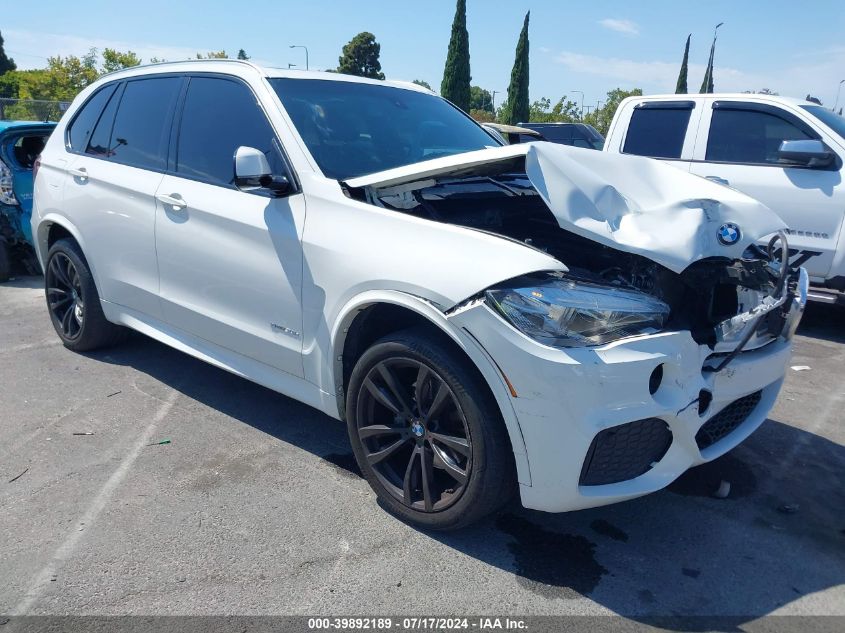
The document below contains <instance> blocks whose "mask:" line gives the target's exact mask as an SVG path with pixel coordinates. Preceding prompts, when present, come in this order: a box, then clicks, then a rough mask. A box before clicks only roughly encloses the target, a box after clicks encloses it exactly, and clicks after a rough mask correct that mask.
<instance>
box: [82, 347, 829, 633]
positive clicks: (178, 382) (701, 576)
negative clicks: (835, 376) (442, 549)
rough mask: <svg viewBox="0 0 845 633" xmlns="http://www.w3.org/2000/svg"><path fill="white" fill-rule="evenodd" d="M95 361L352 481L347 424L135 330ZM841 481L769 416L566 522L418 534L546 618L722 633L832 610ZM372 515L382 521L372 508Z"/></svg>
mask: <svg viewBox="0 0 845 633" xmlns="http://www.w3.org/2000/svg"><path fill="white" fill-rule="evenodd" d="M89 357H91V358H94V359H97V360H99V361H102V362H107V363H114V364H119V365H127V366H131V367H133V368H134V369H136V370H138V371H140V372H143V373H145V374H148V375H149V376H151V377H152V378H154V379H155V380H158V381H160V382H162V383H164V384H166V385H168V386H170V387H172V388H174V389H176V390H178V391H180V392H181V393H183V394H185V396H187V397H189V398H192V399H194V400H196V401H198V402H200V403H202V404H203V405H205V406H208V407H211V408H214V409H216V410H219V411H220V412H222V413H224V414H226V415H228V416H230V417H232V418H233V419H235V420H238V421H241V422H243V423H245V424H248V425H250V426H251V427H254V428H255V429H258V430H260V431H263V432H264V433H266V434H268V435H270V436H272V437H274V438H276V439H278V440H279V441H281V442H285V443H289V444H292V445H294V446H297V447H298V448H301V449H304V450H306V451H308V452H310V453H312V454H313V455H315V456H317V457H319V458H320V459H323V460H325V461H326V462H327V463H329V464H331V465H332V467H333V468H336V469H340V470H341V471H342V472H343V474H345V475H349V476H353V475H354V476H360V474H359V473H358V469H357V465H356V464H355V460H354V458H353V457H352V453H351V449H350V448H349V444H348V440H347V437H346V430H345V427H344V425H343V424H341V423H338V422H337V421H335V420H332V419H330V418H329V417H327V416H325V415H323V414H322V413H319V412H317V411H316V410H314V409H312V408H310V407H308V406H306V405H304V404H300V403H298V402H295V401H293V400H291V399H289V398H286V397H284V396H282V395H280V394H277V393H275V392H273V391H270V390H268V389H265V388H263V387H260V386H258V385H255V384H253V383H251V382H249V381H247V380H243V379H240V378H237V377H235V376H232V375H230V374H228V373H226V372H224V371H223V370H220V369H217V368H215V367H212V366H210V365H208V364H206V363H204V362H202V361H199V360H196V359H194V358H191V357H189V356H187V355H185V354H182V353H180V352H178V351H175V350H173V349H171V348H169V347H166V346H165V345H162V344H160V343H157V342H155V341H152V340H151V339H148V338H146V337H143V336H140V335H135V336H133V337H132V338H131V340H130V341H128V342H127V343H126V344H124V345H122V346H120V347H116V348H113V349H110V350H107V351H103V352H96V353H92V354H89ZM186 376H188V377H190V378H188V379H186ZM843 481H845V447H843V446H841V445H839V444H837V443H835V442H833V441H830V440H828V439H826V438H824V437H822V436H821V435H817V434H814V433H810V432H807V431H804V430H801V429H798V428H796V427H794V426H791V425H789V424H786V423H783V422H779V421H776V420H769V421H767V422H766V423H765V424H764V425H763V426H762V427H761V428H760V429H759V430H758V431H757V432H756V433H755V434H754V435H752V436H751V437H750V438H749V439H748V440H747V441H746V442H745V443H744V444H743V445H741V446H740V447H738V448H737V449H736V450H734V451H733V452H732V453H730V454H728V455H725V456H723V457H722V458H720V459H718V460H715V461H714V462H711V463H710V464H706V465H704V466H702V467H699V468H696V469H693V470H691V471H689V472H688V473H686V474H685V475H683V476H682V477H681V478H680V479H678V480H677V481H676V482H675V483H673V484H672V485H671V486H670V487H669V488H668V489H667V490H664V491H661V492H658V493H656V494H653V495H650V496H647V497H644V498H641V499H637V500H633V501H629V502H626V503H622V504H617V505H614V506H607V507H604V508H596V509H591V510H584V511H580V512H573V513H567V514H545V513H541V512H534V511H529V510H524V509H522V508H521V507H520V506H519V504H518V502H516V501H514V502H513V503H511V505H510V506H509V507H508V508H507V509H506V510H505V511H504V512H503V513H502V514H500V515H499V516H497V517H494V518H491V519H489V520H487V521H484V522H482V523H481V524H479V525H476V526H474V527H471V528H469V529H467V530H464V531H460V532H457V533H445V534H444V533H426V534H425V536H426V537H427V538H431V539H434V540H436V541H438V542H440V543H442V544H443V545H445V546H447V547H449V548H452V549H454V550H456V551H459V552H462V553H464V554H467V555H470V556H472V557H475V558H476V559H478V560H480V561H483V562H485V563H487V564H489V565H491V566H493V567H496V568H499V569H501V570H503V571H506V572H508V573H512V574H514V576H515V579H516V581H517V582H518V583H519V585H521V586H522V587H523V588H524V589H527V590H529V591H530V592H531V593H533V594H535V595H536V596H538V597H539V598H541V599H543V600H547V601H553V602H554V604H552V603H549V604H550V605H552V606H549V608H548V611H552V612H571V610H570V608H568V607H567V604H566V603H567V601H573V600H577V599H579V598H582V597H588V598H589V599H590V600H592V601H595V602H596V603H598V604H599V605H601V606H602V607H605V608H606V609H608V610H609V611H610V612H613V613H617V614H621V615H624V616H626V617H629V618H632V619H635V620H639V621H643V622H648V623H655V624H659V623H660V618H666V617H668V618H671V620H669V621H668V624H667V626H670V628H674V629H678V630H709V629H711V628H713V627H714V624H713V621H712V619H711V618H712V617H713V616H718V617H721V618H726V619H720V620H719V622H720V624H719V628H720V630H722V629H725V628H728V629H730V628H731V627H738V626H739V625H741V624H742V623H744V622H747V621H749V620H751V619H755V618H757V617H759V616H763V615H767V614H770V613H772V612H774V611H775V610H777V609H779V608H780V607H783V606H784V605H789V604H790V603H793V602H795V601H798V600H804V599H809V600H811V602H810V603H809V604H810V605H811V606H808V607H806V609H805V610H806V611H810V612H813V613H819V612H824V610H825V608H827V609H828V610H831V609H835V606H834V605H832V604H827V607H825V606H824V604H822V603H816V602H812V599H813V595H814V594H816V593H817V592H820V591H822V590H826V589H830V588H835V587H837V586H839V585H841V584H843V583H845V513H843V509H845V489H844V488H843V485H842V482H843ZM724 482H727V483H726V484H725V483H724ZM726 487H727V488H729V491H728V493H727V496H726V497H725V498H719V496H718V495H717V494H716V493H717V491H718V490H719V489H720V488H721V492H722V493H725V491H726ZM722 496H724V495H722ZM372 511H373V512H381V510H380V509H378V508H377V505H376V502H375V500H373V501H372ZM315 520H317V518H316V517H315ZM391 520H392V519H391ZM544 604H545V603H544ZM572 604H574V603H572ZM679 618H680V619H679ZM655 619H657V620H655ZM737 630H739V629H737Z"/></svg>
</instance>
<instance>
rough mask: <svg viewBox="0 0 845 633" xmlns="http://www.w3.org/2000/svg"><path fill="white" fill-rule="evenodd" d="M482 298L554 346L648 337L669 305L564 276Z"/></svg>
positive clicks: (524, 330) (519, 326)
mask: <svg viewBox="0 0 845 633" xmlns="http://www.w3.org/2000/svg"><path fill="white" fill-rule="evenodd" d="M485 294H486V296H487V300H488V302H489V303H491V304H492V305H493V306H494V307H495V308H496V309H497V310H498V311H499V312H500V313H501V314H502V316H504V317H505V319H507V320H508V321H509V322H510V323H511V324H512V325H513V326H514V327H515V328H516V329H518V330H519V331H520V332H522V333H523V334H526V335H527V336H530V337H531V338H533V339H535V340H536V341H538V342H540V343H543V344H545V345H551V346H554V347H584V346H587V345H602V344H604V343H609V342H610V341H615V340H617V339H620V338H625V337H626V336H634V335H637V334H650V333H654V332H657V331H659V330H660V329H662V328H663V325H664V324H665V323H666V320H667V319H668V318H669V306H668V305H666V304H665V303H664V302H662V301H660V300H659V299H656V298H654V297H652V296H651V295H647V294H645V293H642V292H639V291H637V290H632V289H628V288H617V287H614V286H605V285H601V284H596V283H593V282H589V281H581V280H576V279H573V278H570V277H564V276H561V277H558V278H550V279H548V280H546V281H541V282H540V283H538V284H531V285H526V286H519V287H516V288H501V289H494V290H488V291H487V292H486V293H485Z"/></svg>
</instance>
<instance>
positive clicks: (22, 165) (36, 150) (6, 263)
mask: <svg viewBox="0 0 845 633" xmlns="http://www.w3.org/2000/svg"><path fill="white" fill-rule="evenodd" d="M55 127H56V124H55V123H35V122H33V121H0V282H3V281H6V280H8V278H9V276H10V275H11V273H12V269H13V268H12V267H13V266H14V265H20V266H22V267H23V269H25V270H27V271H28V272H30V273H38V272H40V270H39V267H38V262H37V260H36V259H35V257H34V251H33V250H32V229H31V228H30V226H29V218H30V216H31V215H32V183H33V168H34V167H35V162H36V159H37V158H38V155H39V154H40V153H41V150H42V149H43V148H44V144H45V143H46V142H47V138H48V137H49V136H50V134H51V133H52V131H53V128H55Z"/></svg>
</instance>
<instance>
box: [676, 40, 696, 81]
mask: <svg viewBox="0 0 845 633" xmlns="http://www.w3.org/2000/svg"><path fill="white" fill-rule="evenodd" d="M691 37H692V33H690V34H689V35H687V45H686V48H684V59H683V61H682V62H681V72H679V73H678V84H677V85H676V86H675V94H677V95H685V94H687V93H688V92H689V91H688V90H687V70H688V68H687V67H688V65H689V41H690V38H691Z"/></svg>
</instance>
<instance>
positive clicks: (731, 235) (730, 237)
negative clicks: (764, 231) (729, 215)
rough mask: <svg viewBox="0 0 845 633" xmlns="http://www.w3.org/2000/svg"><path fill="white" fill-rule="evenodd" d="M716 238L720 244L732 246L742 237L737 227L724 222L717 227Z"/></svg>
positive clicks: (731, 223)
mask: <svg viewBox="0 0 845 633" xmlns="http://www.w3.org/2000/svg"><path fill="white" fill-rule="evenodd" d="M718 237H719V243H720V244H724V245H725V246H733V245H734V244H736V243H737V242H738V241H739V238H740V237H742V233H740V231H739V227H738V226H737V225H736V224H734V223H733V222H725V223H724V224H723V225H722V226H720V227H719V233H718Z"/></svg>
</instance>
